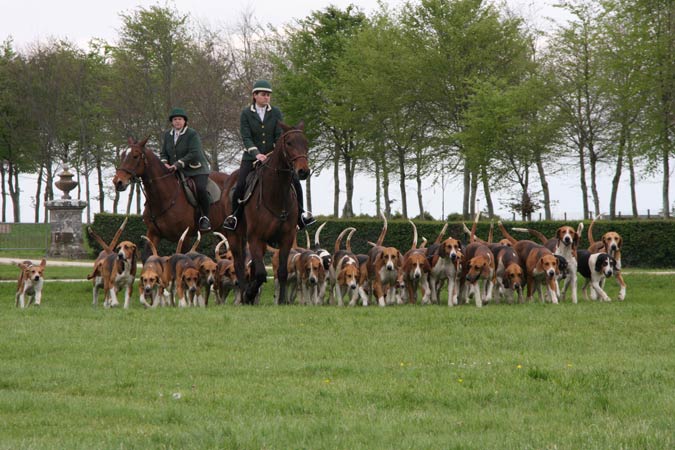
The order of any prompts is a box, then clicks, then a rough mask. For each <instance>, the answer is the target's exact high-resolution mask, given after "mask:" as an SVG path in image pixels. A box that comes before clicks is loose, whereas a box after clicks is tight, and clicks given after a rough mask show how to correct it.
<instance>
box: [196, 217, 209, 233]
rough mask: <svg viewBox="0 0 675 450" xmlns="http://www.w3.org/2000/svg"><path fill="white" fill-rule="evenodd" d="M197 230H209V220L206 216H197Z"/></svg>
mask: <svg viewBox="0 0 675 450" xmlns="http://www.w3.org/2000/svg"><path fill="white" fill-rule="evenodd" d="M199 231H211V221H210V220H209V218H208V217H207V216H201V217H200V218H199Z"/></svg>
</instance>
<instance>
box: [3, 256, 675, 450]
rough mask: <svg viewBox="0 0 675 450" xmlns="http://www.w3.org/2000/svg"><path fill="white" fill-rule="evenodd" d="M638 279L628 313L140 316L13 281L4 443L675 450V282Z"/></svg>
mask: <svg viewBox="0 0 675 450" xmlns="http://www.w3.org/2000/svg"><path fill="white" fill-rule="evenodd" d="M87 270H88V269H84V272H85V273H86V272H87ZM626 281H627V283H628V295H627V297H628V299H627V300H626V301H625V302H621V303H620V302H612V303H597V302H593V303H591V302H587V301H583V300H582V301H581V302H580V304H578V305H572V304H570V303H569V301H568V302H567V303H565V304H561V305H549V304H547V305H542V304H539V303H535V304H525V305H488V306H486V307H484V308H482V309H478V308H476V307H475V306H461V307H456V308H448V307H447V306H427V307H420V306H397V307H387V308H378V307H368V308H362V307H357V308H337V307H299V306H288V307H274V306H269V305H268V304H269V303H270V302H271V293H270V287H271V286H270V285H271V283H268V286H267V288H266V291H265V294H264V303H266V305H263V306H258V307H250V306H246V307H233V306H231V305H227V306H221V307H209V308H207V309H205V310H204V309H187V310H182V309H157V310H143V309H141V307H140V306H139V304H138V300H137V297H134V300H135V301H134V303H133V307H132V309H131V310H129V311H124V310H104V309H103V308H101V307H98V308H92V307H91V285H90V284H89V283H85V282H82V283H79V282H78V283H59V282H52V283H48V284H47V285H46V286H45V291H44V296H43V306H42V307H41V308H39V309H38V308H31V309H28V310H18V309H16V308H14V306H13V305H14V295H13V292H14V284H13V283H5V284H0V298H1V299H4V300H3V301H2V302H1V303H0V355H1V356H2V363H1V364H0V448H7V449H10V448H11V449H16V448H49V449H55V448H59V449H65V448H68V449H74V448H86V449H91V448H116V449H119V448H125V449H126V448H153V449H154V448H180V449H184V448H194V449H206V448H233V449H258V448H265V449H300V448H307V449H324V448H325V449H336V448H338V449H376V448H384V449H393V448H396V449H405V448H409V449H440V448H443V449H447V448H458V449H460V448H461V449H465V448H475V449H511V448H512V449H528V448H533V449H544V448H546V449H554V448H555V449H596V448H598V449H619V448H629V449H665V448H673V447H675V426H673V419H672V416H673V411H675V376H674V374H675V357H674V354H673V351H674V350H673V349H675V302H673V294H672V290H673V287H675V277H674V276H650V275H648V274H638V275H633V276H630V275H627V276H626ZM608 292H609V294H610V296H614V297H616V292H617V288H616V284H615V283H614V282H613V280H610V287H609V289H608ZM580 297H582V298H583V296H582V295H581V294H580ZM230 301H231V300H230Z"/></svg>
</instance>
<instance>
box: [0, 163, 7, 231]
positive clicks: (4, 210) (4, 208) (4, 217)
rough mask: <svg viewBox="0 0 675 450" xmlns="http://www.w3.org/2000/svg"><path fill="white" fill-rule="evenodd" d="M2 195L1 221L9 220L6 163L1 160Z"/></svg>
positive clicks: (0, 184)
mask: <svg viewBox="0 0 675 450" xmlns="http://www.w3.org/2000/svg"><path fill="white" fill-rule="evenodd" d="M0 195H2V218H1V219H0V222H3V223H5V222H7V202H6V201H5V200H6V199H7V189H6V188H5V164H4V163H3V162H2V161H0Z"/></svg>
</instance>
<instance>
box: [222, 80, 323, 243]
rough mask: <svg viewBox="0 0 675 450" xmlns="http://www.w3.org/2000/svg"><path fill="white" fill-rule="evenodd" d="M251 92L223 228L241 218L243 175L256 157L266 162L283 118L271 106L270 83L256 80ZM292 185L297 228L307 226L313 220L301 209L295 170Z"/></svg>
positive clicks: (230, 227)
mask: <svg viewBox="0 0 675 450" xmlns="http://www.w3.org/2000/svg"><path fill="white" fill-rule="evenodd" d="M252 92H253V100H252V101H251V105H250V106H247V107H245V108H244V109H243V110H242V112H241V116H240V118H239V132H240V133H241V137H242V139H243V140H244V148H245V150H244V154H243V157H242V158H241V165H240V166H239V177H238V178H237V186H236V187H235V190H234V195H233V197H232V205H233V208H234V212H233V213H232V214H231V215H229V216H227V217H226V218H225V223H224V224H223V227H225V228H226V229H228V230H234V229H235V228H236V227H237V222H238V221H239V219H241V214H242V211H243V209H244V208H243V206H241V205H240V204H239V200H241V198H242V197H243V196H244V192H245V190H246V176H247V175H248V174H249V173H250V172H251V170H252V169H253V163H254V162H255V161H256V160H258V161H260V162H261V163H262V162H265V160H266V159H267V154H268V153H269V152H271V151H272V150H273V149H274V143H275V142H276V140H277V139H278V138H279V136H281V134H282V131H281V127H280V126H279V125H278V123H279V121H281V120H283V117H282V115H281V110H279V108H277V107H276V106H272V105H270V98H271V96H272V85H271V84H270V83H269V81H267V80H258V81H256V82H255V84H254V85H253V91H252ZM293 186H294V187H295V193H296V194H297V201H298V227H299V228H300V229H301V230H302V229H303V228H305V227H306V226H307V225H311V224H313V223H314V222H315V219H314V217H313V216H312V213H311V212H309V211H304V207H303V195H302V186H301V185H300V179H298V176H297V174H296V173H295V172H293ZM235 205H236V207H235Z"/></svg>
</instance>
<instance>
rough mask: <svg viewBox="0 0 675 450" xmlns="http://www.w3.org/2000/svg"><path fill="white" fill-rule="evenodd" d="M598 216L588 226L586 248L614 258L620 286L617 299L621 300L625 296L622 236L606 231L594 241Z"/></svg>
mask: <svg viewBox="0 0 675 450" xmlns="http://www.w3.org/2000/svg"><path fill="white" fill-rule="evenodd" d="M600 217H601V216H600V215H599V216H597V217H596V218H595V219H593V221H592V222H591V225H590V226H589V227H588V242H589V243H590V245H589V246H588V250H589V251H590V252H591V253H599V252H605V253H607V254H609V255H610V256H611V257H612V258H614V260H615V261H616V268H617V272H616V281H617V283H619V286H620V288H619V295H618V296H617V299H618V300H623V299H625V298H626V282H625V281H624V280H623V276H621V247H622V246H623V238H622V237H621V235H620V234H619V233H617V232H616V231H608V232H606V233H605V234H603V235H602V237H601V238H600V240H599V241H597V242H596V241H595V240H594V239H593V225H594V224H595V221H596V220H598V219H599V218H600ZM603 283H604V281H603Z"/></svg>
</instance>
